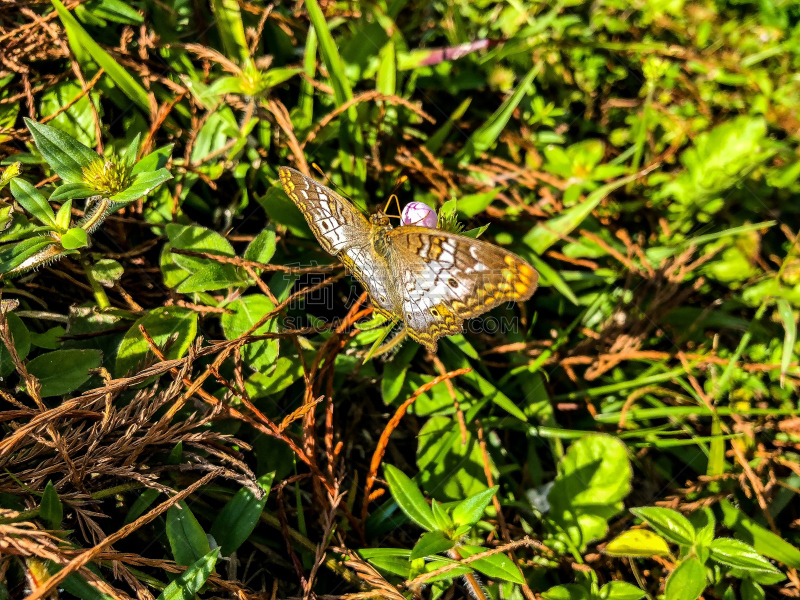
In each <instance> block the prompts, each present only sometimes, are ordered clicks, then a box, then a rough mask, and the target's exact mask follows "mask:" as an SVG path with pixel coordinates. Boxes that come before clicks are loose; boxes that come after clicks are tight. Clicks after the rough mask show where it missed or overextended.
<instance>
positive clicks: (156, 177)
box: [109, 169, 172, 202]
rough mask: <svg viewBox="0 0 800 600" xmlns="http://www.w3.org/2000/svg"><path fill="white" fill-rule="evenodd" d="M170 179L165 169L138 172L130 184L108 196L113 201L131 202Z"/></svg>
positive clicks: (170, 176)
mask: <svg viewBox="0 0 800 600" xmlns="http://www.w3.org/2000/svg"><path fill="white" fill-rule="evenodd" d="M170 179H172V174H171V173H170V172H169V171H167V170H166V169H159V170H158V171H149V172H145V173H140V174H139V175H137V176H136V179H134V180H133V183H131V185H130V186H128V187H127V188H125V189H124V190H123V191H121V192H120V193H118V194H114V195H113V196H111V197H110V198H109V200H112V201H113V202H133V201H134V200H138V199H139V198H144V197H145V196H147V195H148V194H149V193H150V192H152V191H153V190H154V189H156V188H157V187H158V186H160V185H161V184H162V183H164V182H165V181H169V180H170Z"/></svg>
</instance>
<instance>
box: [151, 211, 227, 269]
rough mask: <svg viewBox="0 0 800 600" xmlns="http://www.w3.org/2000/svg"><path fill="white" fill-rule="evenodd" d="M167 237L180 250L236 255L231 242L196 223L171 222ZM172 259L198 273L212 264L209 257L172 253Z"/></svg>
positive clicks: (182, 266) (168, 226) (184, 267)
mask: <svg viewBox="0 0 800 600" xmlns="http://www.w3.org/2000/svg"><path fill="white" fill-rule="evenodd" d="M166 230H167V237H169V241H170V243H171V244H172V246H173V247H174V248H176V249H180V250H192V251H194V252H205V253H208V254H216V255H219V256H230V257H232V256H235V255H236V253H235V252H234V251H233V246H231V243H230V242H229V241H228V240H226V239H225V238H224V237H223V236H221V235H220V234H219V233H217V232H216V231H212V230H211V229H206V228H205V227H199V226H196V225H176V224H174V223H170V224H169V225H167V227H166ZM171 256H172V260H173V261H174V262H175V263H176V264H177V265H178V266H180V267H181V268H183V269H186V270H187V271H189V272H190V273H196V272H197V271H200V270H201V269H204V268H206V267H207V266H208V265H210V264H212V263H211V261H210V260H209V259H207V258H195V257H193V256H184V255H182V254H175V253H172V255H171Z"/></svg>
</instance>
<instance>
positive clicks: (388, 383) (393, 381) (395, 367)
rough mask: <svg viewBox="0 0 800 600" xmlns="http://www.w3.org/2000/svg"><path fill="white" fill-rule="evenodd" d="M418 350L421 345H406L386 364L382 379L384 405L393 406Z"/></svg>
mask: <svg viewBox="0 0 800 600" xmlns="http://www.w3.org/2000/svg"><path fill="white" fill-rule="evenodd" d="M417 350H419V344H404V345H403V346H402V347H401V348H400V350H399V351H398V353H397V354H395V355H394V357H393V358H392V360H390V361H388V362H387V363H386V366H385V367H384V368H383V377H381V393H382V394H383V402H384V404H391V403H392V402H394V401H395V399H396V398H397V396H398V395H399V394H400V391H401V390H402V389H403V383H404V382H405V380H406V374H407V373H408V369H409V368H410V366H411V359H412V358H414V355H415V354H416V353H417Z"/></svg>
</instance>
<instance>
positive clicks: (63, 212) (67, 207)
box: [56, 200, 72, 245]
mask: <svg viewBox="0 0 800 600" xmlns="http://www.w3.org/2000/svg"><path fill="white" fill-rule="evenodd" d="M71 221H72V200H67V201H66V202H64V204H62V205H61V208H59V209H58V212H57V213H56V227H57V228H58V230H59V231H66V230H68V229H69V224H70V222H71ZM62 245H63V242H62Z"/></svg>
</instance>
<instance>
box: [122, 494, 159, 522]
mask: <svg viewBox="0 0 800 600" xmlns="http://www.w3.org/2000/svg"><path fill="white" fill-rule="evenodd" d="M160 493H161V492H159V491H158V490H155V489H152V488H150V489H146V490H145V491H143V492H142V493H141V495H140V496H139V497H138V498H137V499H136V501H135V502H134V503H133V504H132V505H131V507H130V509H128V514H127V515H125V521H124V522H123V525H127V524H128V523H133V522H134V521H135V520H136V519H138V518H139V517H141V516H142V515H143V514H144V511H146V510H147V509H148V508H149V507H150V505H151V504H153V502H155V501H156V498H158V495H159V494H160Z"/></svg>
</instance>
